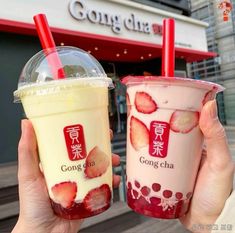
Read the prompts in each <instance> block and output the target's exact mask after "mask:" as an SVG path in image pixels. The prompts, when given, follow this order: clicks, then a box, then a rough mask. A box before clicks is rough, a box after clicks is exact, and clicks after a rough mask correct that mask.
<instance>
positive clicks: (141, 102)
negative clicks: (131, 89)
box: [135, 91, 157, 114]
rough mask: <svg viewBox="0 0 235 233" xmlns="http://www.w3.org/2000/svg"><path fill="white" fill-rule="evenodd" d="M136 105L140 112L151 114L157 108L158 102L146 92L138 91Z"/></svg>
mask: <svg viewBox="0 0 235 233" xmlns="http://www.w3.org/2000/svg"><path fill="white" fill-rule="evenodd" d="M135 107H136V109H137V111H138V112H142V113H144V114H150V113H152V112H155V111H156V110H157V104H156V103H155V101H154V100H153V99H152V97H151V96H150V95H149V94H148V93H146V92H143V91H142V92H136V94H135Z"/></svg>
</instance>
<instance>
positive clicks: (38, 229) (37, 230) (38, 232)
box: [11, 218, 50, 233]
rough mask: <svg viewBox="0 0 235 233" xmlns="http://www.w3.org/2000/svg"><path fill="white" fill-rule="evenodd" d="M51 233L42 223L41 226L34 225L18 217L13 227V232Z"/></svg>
mask: <svg viewBox="0 0 235 233" xmlns="http://www.w3.org/2000/svg"><path fill="white" fill-rule="evenodd" d="M31 232H34V233H49V232H50V230H49V229H46V228H45V227H43V226H42V225H40V226H33V225H30V224H28V223H25V222H24V221H22V220H21V219H20V218H19V219H18V221H17V223H16V225H15V227H14V228H13V230H12V232H11V233H31Z"/></svg>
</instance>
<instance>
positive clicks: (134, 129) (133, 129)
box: [130, 116, 149, 150]
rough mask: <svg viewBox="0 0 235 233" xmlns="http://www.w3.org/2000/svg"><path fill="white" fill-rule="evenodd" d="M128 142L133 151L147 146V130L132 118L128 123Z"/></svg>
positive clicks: (141, 123)
mask: <svg viewBox="0 0 235 233" xmlns="http://www.w3.org/2000/svg"><path fill="white" fill-rule="evenodd" d="M130 141H131V144H132V146H133V147H134V149H135V150H140V149H141V148H143V147H146V146H148V144H149V130H148V128H147V127H146V125H145V124H144V123H143V122H142V121H140V120H139V119H137V118H135V117H134V116H132V117H131V122H130Z"/></svg>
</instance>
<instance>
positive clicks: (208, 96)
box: [202, 90, 215, 105]
mask: <svg viewBox="0 0 235 233" xmlns="http://www.w3.org/2000/svg"><path fill="white" fill-rule="evenodd" d="M214 98H215V91H213V90H212V91H208V92H207V93H206V94H205V96H204V99H203V100H202V104H203V105H204V104H206V103H207V102H208V101H210V100H213V99H214Z"/></svg>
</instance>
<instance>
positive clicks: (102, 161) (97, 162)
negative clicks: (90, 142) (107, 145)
mask: <svg viewBox="0 0 235 233" xmlns="http://www.w3.org/2000/svg"><path fill="white" fill-rule="evenodd" d="M109 163H110V162H109V156H108V155H107V154H105V153H104V152H103V151H102V150H101V149H100V148H99V147H98V146H95V147H94V148H93V149H92V150H91V151H90V152H89V154H88V156H87V158H86V162H85V170H84V173H85V175H86V177H87V178H94V177H98V176H101V175H103V174H104V173H105V172H106V171H107V169H108V167H109Z"/></svg>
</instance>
